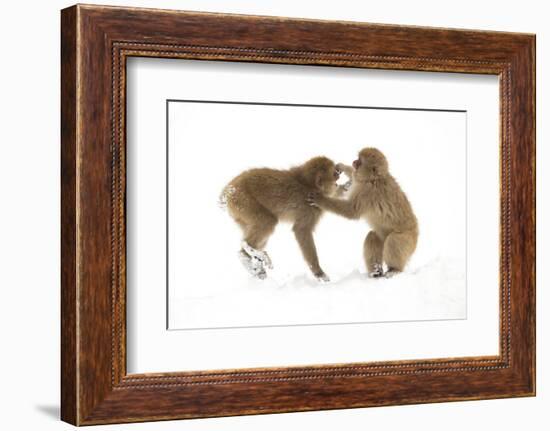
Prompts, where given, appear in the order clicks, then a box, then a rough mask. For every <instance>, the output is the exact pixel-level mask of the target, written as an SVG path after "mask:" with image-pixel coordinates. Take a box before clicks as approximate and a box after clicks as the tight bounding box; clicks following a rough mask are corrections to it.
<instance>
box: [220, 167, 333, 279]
mask: <svg viewBox="0 0 550 431" xmlns="http://www.w3.org/2000/svg"><path fill="white" fill-rule="evenodd" d="M339 173H340V172H339V171H338V170H337V169H336V166H335V164H334V162H333V161H332V160H330V159H328V158H326V157H315V158H313V159H311V160H309V161H307V162H306V163H304V164H303V165H300V166H297V167H294V168H291V169H288V170H276V169H268V168H262V169H251V170H248V171H245V172H243V173H241V174H240V175H239V176H237V177H236V178H234V179H233V180H231V182H230V183H229V184H228V185H227V186H226V187H225V189H224V193H223V194H222V195H225V197H226V201H227V209H228V211H229V214H230V215H231V217H232V218H233V219H234V220H235V221H236V222H237V223H238V224H239V226H240V227H241V229H242V231H243V233H244V242H245V243H244V244H243V249H242V250H241V252H240V253H241V258H242V257H244V258H245V259H246V258H248V257H250V258H254V256H255V255H257V256H258V257H259V259H260V260H269V262H270V259H269V257H268V256H267V254H265V252H264V251H263V250H264V248H265V246H266V244H267V240H268V239H269V237H270V235H271V234H272V233H273V231H274V230H275V226H276V225H277V223H279V222H280V221H287V222H290V223H292V225H293V228H292V229H293V231H294V235H295V237H296V241H297V242H298V244H299V246H300V249H301V251H302V254H303V256H304V259H305V261H306V262H307V264H308V266H309V268H310V269H311V271H312V272H313V274H314V275H315V276H316V277H318V278H320V279H322V280H324V281H327V280H328V277H327V276H326V274H325V273H324V271H323V270H322V269H321V266H320V265H319V259H318V257H317V250H316V248H315V243H314V240H313V230H314V228H315V226H316V225H317V222H318V221H319V218H320V217H321V213H322V212H321V210H320V209H319V208H314V207H312V206H310V205H308V203H307V202H306V198H307V196H308V194H309V193H312V192H316V193H319V194H320V195H321V196H332V195H335V194H337V193H338V192H339V187H341V186H338V185H337V184H336V181H337V180H338V177H339ZM247 245H249V246H250V247H251V248H252V250H250V248H248V247H247ZM257 252H259V254H258V253H257ZM262 256H263V257H262ZM268 266H269V265H268ZM256 275H258V276H259V277H260V278H264V277H265V269H264V268H260V273H258V274H256Z"/></svg>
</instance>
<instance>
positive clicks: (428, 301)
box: [171, 259, 466, 328]
mask: <svg viewBox="0 0 550 431" xmlns="http://www.w3.org/2000/svg"><path fill="white" fill-rule="evenodd" d="M464 281H465V280H464V262H460V261H459V260H453V261H448V260H443V259H436V260H433V261H431V262H429V263H427V264H425V265H423V266H421V267H418V268H412V269H410V270H408V271H407V272H406V273H403V274H400V275H398V276H395V277H393V278H389V279H386V278H381V279H371V278H368V277H367V275H366V274H365V273H364V272H361V271H359V270H353V271H351V272H350V273H348V274H346V275H344V276H340V277H333V281H331V282H330V283H326V284H320V283H319V282H317V281H316V280H314V279H313V278H312V277H311V276H309V275H306V274H304V275H300V276H295V277H289V276H283V275H281V274H274V275H272V276H270V277H269V278H268V279H267V280H264V281H259V280H255V279H252V278H249V279H248V280H247V282H246V283H244V284H242V285H237V286H234V287H228V288H226V289H225V290H224V291H220V292H217V293H211V294H210V295H204V296H200V295H199V296H188V297H186V298H181V299H177V298H176V299H174V300H173V303H172V307H173V308H172V310H173V311H175V310H180V312H178V313H173V316H172V317H173V319H171V322H172V327H173V328H219V327H243V326H270V325H297V324H298V325H304V324H327V323H359V322H384V321H407V320H437V319H464V318H466V307H465V293H466V291H465V283H464ZM229 310H230V312H228V311H229Z"/></svg>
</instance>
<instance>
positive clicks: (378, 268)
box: [369, 263, 384, 278]
mask: <svg viewBox="0 0 550 431" xmlns="http://www.w3.org/2000/svg"><path fill="white" fill-rule="evenodd" d="M383 275H384V268H382V265H381V264H379V263H375V264H374V268H373V270H372V271H371V272H369V277H370V278H379V277H382V276H383Z"/></svg>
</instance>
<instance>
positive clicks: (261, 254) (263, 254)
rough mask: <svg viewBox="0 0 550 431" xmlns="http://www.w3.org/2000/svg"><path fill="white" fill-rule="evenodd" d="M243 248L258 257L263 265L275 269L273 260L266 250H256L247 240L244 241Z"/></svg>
mask: <svg viewBox="0 0 550 431" xmlns="http://www.w3.org/2000/svg"><path fill="white" fill-rule="evenodd" d="M241 247H242V250H243V251H244V252H246V253H247V254H248V255H249V256H250V257H253V258H255V259H258V260H259V261H260V262H262V264H263V265H265V266H267V267H268V268H269V269H273V262H271V258H270V257H269V255H268V254H267V251H265V250H256V249H255V248H253V247H252V246H251V245H250V244H248V243H247V242H246V241H243V242H242V244H241Z"/></svg>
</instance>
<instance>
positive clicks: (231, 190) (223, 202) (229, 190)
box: [218, 184, 237, 211]
mask: <svg viewBox="0 0 550 431" xmlns="http://www.w3.org/2000/svg"><path fill="white" fill-rule="evenodd" d="M236 191H237V189H236V188H235V186H233V185H232V184H229V185H227V186H225V187H224V189H223V190H222V192H221V194H220V196H219V198H218V206H219V207H220V208H221V209H222V210H224V211H226V210H227V204H228V202H229V200H230V199H231V196H233V195H234V194H235V192H236Z"/></svg>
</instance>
